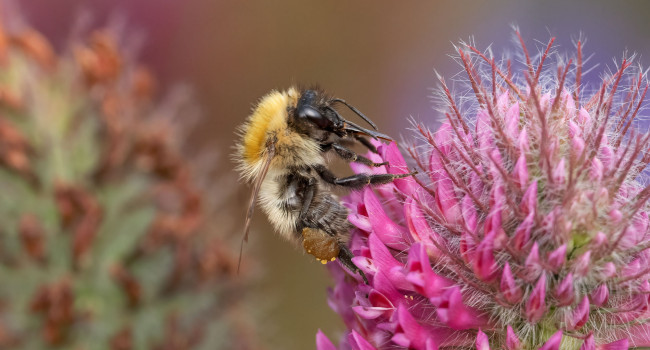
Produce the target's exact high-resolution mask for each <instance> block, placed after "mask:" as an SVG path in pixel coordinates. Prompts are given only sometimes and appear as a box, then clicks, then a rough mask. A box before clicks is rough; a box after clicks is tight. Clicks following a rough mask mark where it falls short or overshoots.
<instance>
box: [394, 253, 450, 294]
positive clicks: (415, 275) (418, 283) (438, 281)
mask: <svg viewBox="0 0 650 350" xmlns="http://www.w3.org/2000/svg"><path fill="white" fill-rule="evenodd" d="M406 280H407V281H409V282H410V283H412V284H413V286H414V288H415V291H416V292H417V293H419V294H421V295H424V296H426V297H427V298H437V297H440V296H441V295H442V293H443V292H444V291H445V290H446V289H448V288H449V287H451V286H452V285H453V284H454V283H453V281H451V280H449V279H447V278H445V277H442V276H439V275H438V274H436V273H435V272H434V271H433V269H432V268H431V263H430V262H429V257H428V255H427V251H426V249H425V248H424V246H422V245H420V244H418V243H416V244H414V245H413V246H412V247H411V250H410V251H409V256H408V262H407V264H406Z"/></svg>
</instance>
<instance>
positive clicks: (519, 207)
mask: <svg viewBox="0 0 650 350" xmlns="http://www.w3.org/2000/svg"><path fill="white" fill-rule="evenodd" d="M517 35H519V34H518V33H517ZM551 48H552V40H551V42H550V43H549V45H548V47H547V48H546V50H545V51H544V52H543V53H541V54H540V55H538V56H535V57H531V56H530V55H529V53H528V50H527V48H526V47H525V46H524V44H523V41H522V49H523V50H522V51H523V53H524V54H523V56H522V57H523V58H522V60H523V62H524V64H523V69H521V70H519V69H517V68H514V67H513V64H511V62H510V60H507V61H505V62H503V64H498V63H497V62H496V61H495V60H494V59H493V58H492V57H491V56H490V55H489V54H485V53H482V52H481V51H479V50H477V49H475V48H474V47H472V46H468V45H462V46H461V48H459V49H458V54H459V57H458V61H459V62H460V63H461V64H462V65H463V68H464V69H465V71H466V73H467V76H468V81H467V88H468V91H469V92H470V94H472V95H473V96H474V98H475V101H474V106H473V108H467V107H468V104H467V103H466V99H465V98H464V99H463V100H464V103H463V104H460V103H459V102H458V101H459V99H457V98H455V97H454V96H455V95H454V94H453V93H452V92H451V91H450V90H449V88H448V87H447V85H446V84H445V81H444V80H442V79H441V96H442V97H443V98H444V100H445V103H446V107H447V111H446V112H445V113H443V114H444V117H445V118H446V121H445V122H444V123H443V124H442V125H441V126H440V128H439V129H438V130H437V131H436V132H431V131H429V130H428V129H427V128H426V127H424V126H422V125H418V126H417V129H418V130H419V132H420V135H419V139H421V140H423V142H424V144H423V145H417V146H413V147H411V148H409V153H410V156H411V158H412V160H411V163H413V164H415V165H417V167H419V168H420V169H419V170H420V174H419V175H418V176H417V178H413V177H409V178H404V179H400V180H396V181H395V182H394V183H392V184H387V185H382V186H379V187H376V188H375V189H370V188H366V189H364V190H363V191H361V192H357V193H353V194H351V195H350V196H349V197H348V198H347V200H346V204H347V205H348V207H349V208H350V209H351V213H350V222H352V223H353V224H354V225H355V226H356V227H357V228H358V229H356V230H355V231H354V232H353V235H352V236H353V237H352V240H351V245H350V246H351V250H352V251H353V252H354V254H355V255H356V257H355V258H354V263H355V264H357V266H358V267H359V268H360V269H362V270H363V271H364V272H365V274H366V275H367V277H368V280H369V285H366V284H364V283H363V282H362V281H361V280H360V278H351V277H350V275H349V274H348V273H346V272H345V270H343V269H342V268H341V267H340V266H337V265H334V264H332V265H330V270H331V272H332V274H333V276H334V279H335V283H336V285H335V287H334V288H333V290H332V291H331V292H330V304H331V305H332V307H333V308H334V310H335V311H337V312H338V313H340V314H341V316H342V317H343V319H344V321H345V323H346V326H347V327H348V329H349V333H348V336H347V338H346V340H345V341H344V343H343V344H342V345H341V348H346V349H347V348H350V347H351V348H354V349H378V350H381V349H395V348H410V349H425V350H429V349H445V348H453V349H481V350H483V349H509V350H515V349H543V350H552V349H553V350H554V349H560V348H562V349H565V348H566V349H584V350H588V349H627V348H628V346H629V347H644V346H650V336H648V334H650V324H648V320H649V319H650V310H649V309H650V308H649V306H650V283H649V282H648V274H649V272H650V268H649V267H648V266H650V252H649V248H650V236H649V235H648V224H649V223H648V212H649V211H650V210H649V209H650V208H649V205H648V203H647V201H648V199H649V198H650V187H644V186H645V185H643V184H644V183H647V181H644V179H643V176H644V170H645V169H646V165H647V164H648V163H650V143H649V140H650V136H648V135H642V134H640V133H639V132H638V131H637V130H636V129H635V128H634V127H633V125H635V119H637V117H638V115H639V113H641V112H640V111H643V108H642V107H643V103H644V99H645V96H646V92H647V90H648V85H647V83H646V78H645V76H644V75H643V73H642V71H641V70H639V69H637V68H635V67H634V66H632V65H631V62H630V61H629V60H623V61H622V62H621V63H620V64H619V65H618V68H617V69H616V70H615V71H614V72H613V73H612V74H610V75H606V76H605V77H604V78H603V80H602V81H601V83H600V84H599V85H598V86H597V87H596V88H595V89H593V90H591V89H589V88H587V87H586V86H584V85H583V84H582V71H583V66H582V51H581V50H582V48H581V44H580V43H578V49H577V55H576V58H575V59H572V60H569V61H565V60H559V62H558V63H556V64H555V66H553V65H552V64H551V63H550V62H549V61H550V59H549V58H550V55H549V52H551V51H552V50H551ZM463 96H465V95H463ZM466 111H472V112H471V113H468V112H466ZM376 145H377V149H378V153H377V154H374V153H369V155H368V157H371V158H372V159H373V160H374V161H376V162H378V163H379V162H383V161H387V162H388V163H389V165H387V166H383V167H378V168H374V169H371V170H372V171H373V172H375V173H381V172H388V173H405V172H407V171H408V169H407V162H406V161H405V160H404V158H403V157H402V155H401V153H400V152H399V150H398V148H397V147H396V145H395V144H390V145H385V144H380V143H376ZM355 169H356V170H357V171H369V169H368V168H363V169H362V167H359V166H355ZM318 344H319V345H318V348H319V349H321V350H331V349H332V347H333V345H332V344H331V343H330V342H329V340H326V338H325V337H324V335H322V334H320V333H319V335H318Z"/></svg>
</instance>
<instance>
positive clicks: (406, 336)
mask: <svg viewBox="0 0 650 350" xmlns="http://www.w3.org/2000/svg"><path fill="white" fill-rule="evenodd" d="M427 338H428V334H427V331H426V330H425V329H424V328H423V327H422V326H420V324H419V323H418V322H417V321H416V320H415V318H414V317H413V316H412V315H411V313H409V312H408V310H407V309H406V308H405V307H402V306H400V307H398V308H397V328H396V329H395V334H394V335H393V338H392V341H393V342H394V343H395V344H397V345H400V346H403V347H407V348H410V349H416V350H426V347H427V344H426V343H427Z"/></svg>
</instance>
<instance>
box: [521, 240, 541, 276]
mask: <svg viewBox="0 0 650 350" xmlns="http://www.w3.org/2000/svg"><path fill="white" fill-rule="evenodd" d="M524 267H525V277H524V278H525V279H526V280H527V281H535V280H536V279H537V278H538V277H539V275H540V274H541V273H542V265H541V264H540V262H539V246H538V245H537V242H534V243H533V247H532V248H531V249H530V253H528V256H527V257H526V262H525V264H524Z"/></svg>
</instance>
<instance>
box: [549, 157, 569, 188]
mask: <svg viewBox="0 0 650 350" xmlns="http://www.w3.org/2000/svg"><path fill="white" fill-rule="evenodd" d="M552 176H553V182H555V183H556V184H563V183H564V182H565V178H566V167H565V164H564V158H561V159H560V161H559V162H558V163H557V165H556V166H555V169H553V174H552Z"/></svg>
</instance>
